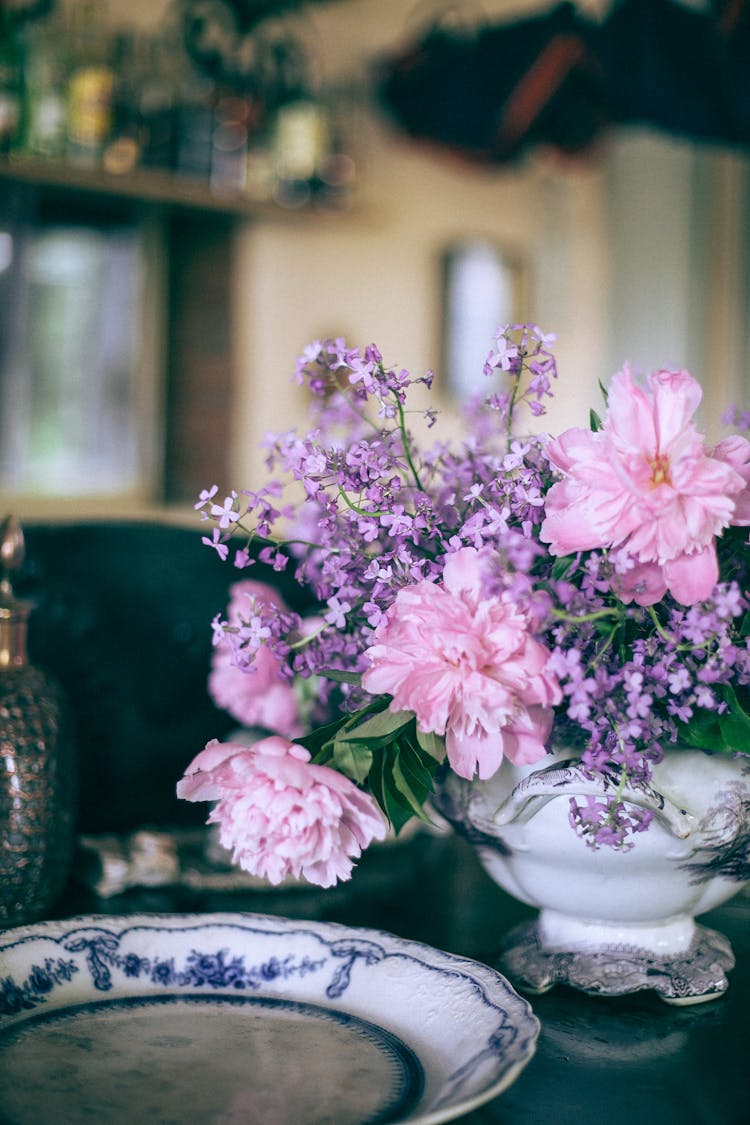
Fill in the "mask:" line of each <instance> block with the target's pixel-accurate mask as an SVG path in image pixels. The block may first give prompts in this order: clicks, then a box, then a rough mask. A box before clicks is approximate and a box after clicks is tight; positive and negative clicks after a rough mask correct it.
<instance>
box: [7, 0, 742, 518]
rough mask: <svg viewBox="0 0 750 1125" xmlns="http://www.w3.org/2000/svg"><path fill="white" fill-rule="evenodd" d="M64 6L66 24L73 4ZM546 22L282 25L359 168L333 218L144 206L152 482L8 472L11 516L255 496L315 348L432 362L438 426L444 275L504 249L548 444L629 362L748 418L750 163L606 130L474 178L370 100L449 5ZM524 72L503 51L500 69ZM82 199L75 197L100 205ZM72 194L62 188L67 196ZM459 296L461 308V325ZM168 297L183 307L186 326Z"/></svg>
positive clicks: (629, 130)
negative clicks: (60, 483)
mask: <svg viewBox="0 0 750 1125" xmlns="http://www.w3.org/2000/svg"><path fill="white" fill-rule="evenodd" d="M8 2H11V0H8ZM185 4H187V5H188V7H189V6H190V5H189V3H188V0H183V6H184V5H185ZM67 7H68V9H74V7H75V5H74V4H73V0H68V4H67ZM179 7H180V6H179V5H175V4H174V2H173V0H108V2H107V3H106V4H105V3H102V4H98V5H95V6H93V7H91V6H89V9H88V12H89V15H88V16H87V18H89V19H95V20H97V21H103V22H104V23H106V25H107V27H108V28H116V29H122V28H125V29H136V30H137V31H138V32H141V31H149V32H152V33H154V34H157V33H158V32H159V29H160V28H162V27H163V26H165V24H169V25H170V26H173V25H174V23H175V20H176V19H177V18H178V16H179V15H180V13H179V12H178V11H177V9H178V8H179ZM279 7H283V5H279ZM553 7H554V6H550V5H546V4H542V3H540V2H538V0H526V2H521V0H518V2H514V0H482V2H481V3H479V2H476V3H474V2H473V0H471V2H469V0H464V2H462V3H456V4H453V5H447V4H441V3H438V2H437V0H436V2H435V3H432V4H430V3H415V4H412V3H404V0H330V2H323V3H311V4H308V5H302V6H301V7H299V8H297V9H295V10H294V11H288V12H285V13H281V12H280V13H279V15H278V17H276V16H274V17H273V18H274V19H276V18H278V19H279V20H281V19H282V16H283V19H284V20H286V21H287V23H288V26H290V27H293V29H294V35H295V36H296V37H298V38H299V40H300V42H302V43H303V44H304V47H305V53H306V57H307V60H308V62H309V64H310V68H311V74H312V80H313V81H314V84H315V89H316V90H319V91H324V90H325V91H335V96H336V106H337V113H338V115H339V118H340V119H341V120H342V121H343V122H344V123H345V128H344V134H343V136H342V138H341V139H340V144H341V147H342V149H343V151H344V152H345V155H346V156H347V157H348V158H349V159H350V160H351V161H352V162H353V167H354V179H353V183H352V186H351V191H350V194H348V195H347V199H346V205H345V206H336V207H332V208H327V209H326V208H320V207H315V206H313V205H312V204H310V203H308V204H302V205H300V206H293V207H290V206H288V205H286V206H284V205H281V204H274V202H273V201H271V202H270V204H269V203H267V202H266V201H264V202H263V205H262V206H261V205H257V206H256V205H255V204H254V202H253V200H252V199H247V198H246V199H245V200H244V201H243V202H241V203H238V202H237V199H236V198H234V197H233V198H232V199H231V201H230V202H229V203H228V204H227V208H226V214H223V213H222V212H221V208H219V209H218V213H217V212H216V210H215V209H214V206H213V202H212V203H211V206H208V205H206V206H205V207H202V206H201V203H200V199H198V202H197V203H194V205H193V206H192V207H191V209H190V210H189V211H184V210H178V211H177V212H174V210H173V209H171V205H170V204H169V203H167V204H165V203H164V202H163V201H162V202H161V204H160V205H159V208H157V209H156V210H154V206H153V201H152V206H151V210H149V211H148V216H147V220H148V221H146V222H145V225H144V224H143V223H142V226H143V229H144V230H145V231H146V242H147V244H148V247H149V254H150V255H151V257H150V258H149V261H150V262H151V265H150V266H149V271H150V280H149V286H150V288H149V289H148V293H149V297H148V299H147V301H146V306H147V309H146V314H147V315H145V317H144V319H142V320H139V321H138V324H139V325H140V329H139V330H140V331H142V332H143V333H145V334H146V335H147V337H148V342H149V347H148V350H147V354H145V353H144V352H142V351H141V352H139V351H138V348H136V354H137V355H140V356H141V358H140V359H137V360H136V366H138V368H139V371H140V376H139V379H140V381H138V380H136V383H137V386H138V387H139V388H140V389H138V390H137V395H138V402H139V403H140V406H139V407H137V408H134V409H136V413H137V412H138V410H140V411H141V415H140V417H141V421H140V422H139V423H138V425H139V426H140V427H141V430H142V432H143V433H148V435H149V438H148V441H149V443H150V446H149V448H150V452H148V450H146V451H145V452H143V453H141V454H139V457H140V458H141V461H142V463H145V461H146V460H149V458H150V462H149V464H150V468H149V470H148V473H146V474H145V477H144V481H143V482H142V483H141V485H140V486H139V487H138V488H135V489H129V490H128V489H124V490H121V492H122V494H121V495H119V494H118V493H117V490H116V489H115V490H114V491H112V490H110V492H109V493H107V492H106V490H105V492H104V493H102V492H99V493H97V489H96V486H95V483H94V485H93V486H92V488H91V489H89V490H88V491H87V490H85V489H83V490H81V491H79V494H78V495H75V496H70V497H68V498H67V503H66V497H65V494H64V492H63V494H62V495H61V496H60V495H55V492H54V481H50V482H48V483H49V488H47V495H46V496H44V495H42V496H40V495H30V494H29V490H28V488H27V487H26V485H25V482H24V480H23V479H22V480H20V481H19V480H18V479H17V477H16V478H14V479H12V480H11V481H10V484H9V481H8V480H6V481H5V482H4V484H3V490H2V493H0V497H1V498H2V502H3V506H4V507H6V508H8V507H9V505H11V504H13V503H14V501H15V500H16V498H17V497H20V498H21V504H22V507H24V506H25V507H26V508H27V509H28V510H47V509H49V510H54V511H55V512H57V513H59V512H61V511H64V510H65V509H66V508H67V510H72V511H74V512H75V513H77V514H79V513H81V512H83V511H86V510H89V509H91V510H93V509H97V510H102V509H103V510H111V509H112V507H113V506H116V505H117V504H121V505H122V506H124V507H125V508H130V509H137V510H144V509H153V508H156V509H158V510H162V509H163V507H164V505H165V504H166V505H168V506H170V507H172V508H174V509H177V510H178V511H183V510H187V508H188V507H189V502H190V500H191V499H192V497H193V495H194V490H195V489H196V486H197V485H198V482H199V481H201V482H202V483H203V484H205V485H210V484H212V483H217V484H218V485H219V486H220V488H221V489H229V488H231V487H249V488H253V487H256V486H257V485H258V484H260V483H262V481H263V479H264V467H263V460H262V453H261V452H260V451H259V444H260V441H261V439H262V437H263V435H264V434H265V433H266V432H267V431H269V430H278V429H288V428H290V427H291V426H293V425H298V424H304V419H305V413H306V407H307V403H306V401H305V399H304V396H303V394H302V392H300V390H299V389H298V388H297V387H296V385H295V384H294V382H293V380H292V378H291V373H292V371H293V368H294V360H295V357H296V355H297V354H298V353H299V352H300V351H301V350H302V348H303V347H304V346H305V345H306V344H307V343H308V342H309V341H311V340H313V339H315V338H317V337H321V336H328V335H344V336H346V338H347V340H348V341H349V342H350V343H352V344H353V343H361V344H366V343H369V342H370V341H375V342H377V343H378V344H379V346H380V348H381V350H382V352H383V354H384V357H385V358H386V360H387V361H389V362H392V363H394V364H399V365H402V366H406V367H408V368H410V369H411V370H413V371H422V370H424V369H426V368H434V369H435V370H436V372H437V381H436V394H437V396H438V398H439V400H440V405H441V406H442V407H443V409H444V410H445V412H446V414H447V415H448V416H449V417H450V416H451V414H452V412H453V408H454V406H455V399H456V395H457V392H456V391H455V390H452V386H453V383H452V381H451V372H450V370H449V369H446V365H447V363H448V355H449V353H448V352H447V350H446V349H447V347H448V346H449V345H450V339H448V338H447V337H449V336H450V333H448V332H447V328H448V327H449V325H448V324H447V320H446V317H447V298H448V297H449V296H450V294H451V292H453V290H451V289H450V285H451V284H452V285H453V287H454V290H458V289H459V288H460V277H459V275H458V273H457V272H455V271H454V272H453V273H451V272H450V268H449V265H448V264H449V263H450V262H454V264H455V262H456V261H457V260H458V261H459V262H460V261H461V252H462V251H466V249H467V247H468V248H469V249H471V248H472V247H474V248H476V247H479V248H482V249H483V250H484V252H486V253H487V254H489V255H490V258H492V256H493V255H494V258H495V259H496V261H497V262H498V263H499V264H500V267H501V271H502V270H504V271H505V273H504V275H503V276H504V278H505V283H507V286H509V287H510V288H509V289H506V290H504V291H503V296H502V299H501V300H500V304H501V305H502V304H504V305H505V306H506V307H507V312H508V316H509V318H511V319H521V320H532V321H535V322H537V323H539V324H540V325H541V326H542V327H543V328H544V329H545V331H549V332H555V333H556V334H557V336H558V346H557V352H558V358H559V370H560V380H559V385H558V390H557V395H556V398H555V402H554V404H553V406H552V408H551V411H550V416H549V418H548V420H547V421H546V428H548V429H550V430H557V429H560V428H562V427H564V426H568V425H572V424H582V425H585V424H587V419H588V409H589V406H591V405H597V404H598V402H599V400H600V399H599V389H598V384H599V381H600V380H601V381H603V382H606V381H607V380H608V378H609V377H610V375H611V374H612V373H613V372H614V371H615V370H617V369H618V368H619V367H620V366H621V365H622V363H623V362H624V361H626V360H627V361H630V362H632V363H633V364H634V365H635V366H637V367H645V368H650V367H657V366H662V365H676V366H686V367H689V368H690V369H691V370H692V371H693V372H694V374H695V375H696V376H697V377H698V378H699V379H701V381H702V382H703V384H704V388H705V412H704V420H705V423H706V424H707V425H709V424H710V425H711V426H714V421H713V420H714V419H715V418H717V417H718V415H719V413H720V412H721V411H722V409H724V408H725V407H726V406H728V405H729V404H730V403H732V402H742V401H743V398H744V400H745V401H746V400H747V385H748V384H747V360H748V355H749V354H750V347H749V339H748V327H747V325H748V315H747V314H748V309H749V307H750V299H749V285H750V282H749V281H748V273H749V272H750V271H748V247H749V246H750V219H749V218H748V216H749V214H750V207H749V206H748V204H749V203H750V198H749V195H748V193H749V190H750V189H749V187H748V184H749V182H750V181H749V177H748V155H747V146H746V145H738V144H736V143H727V142H726V141H725V140H724V139H720V140H711V139H709V140H707V139H706V138H705V137H701V138H695V137H691V136H688V135H685V134H684V133H682V134H681V133H679V132H678V131H676V130H672V131H669V130H666V129H664V128H659V127H658V126H657V127H655V126H654V125H653V124H650V123H645V124H644V123H641V122H631V123H625V124H619V125H618V126H617V127H616V128H607V129H603V130H602V131H601V134H600V135H597V136H595V137H594V138H593V139H592V141H591V143H590V144H587V145H585V146H581V151H578V152H575V153H570V152H566V151H563V149H562V148H561V147H560V146H555V145H550V144H544V143H538V144H529V145H528V147H526V148H525V149H524V151H523V152H521V153H520V154H519V155H518V156H517V157H515V158H514V159H509V160H507V161H490V160H476V159H467V158H466V154H465V153H463V152H461V151H460V149H459V148H458V147H457V146H455V145H453V146H451V145H447V144H443V145H441V144H440V143H435V141H434V138H429V137H418V136H415V135H413V134H411V135H410V134H409V132H408V130H406V129H404V128H403V127H401V125H400V124H399V122H398V121H397V120H395V119H394V116H393V115H392V114H390V113H388V112H385V111H384V108H383V105H382V102H381V101H380V100H379V98H378V96H377V88H376V87H377V82H378V79H379V76H380V75H382V66H383V63H384V60H388V59H393V57H394V56H396V55H397V54H398V53H399V52H403V51H406V50H408V49H409V48H410V47H411V46H412V45H413V44H414V43H418V42H419V41H420V38H421V37H422V36H424V34H425V31H426V29H428V28H429V27H431V26H432V25H434V23H435V21H436V20H438V19H444V18H445V12H446V9H448V8H450V9H451V10H450V12H449V16H448V18H449V21H450V20H452V21H453V23H454V24H455V21H456V20H458V21H459V22H460V23H462V25H463V26H469V27H472V28H473V29H474V31H475V32H476V30H477V29H480V30H481V29H482V28H484V27H491V26H494V25H497V24H498V23H503V24H505V23H507V24H508V25H512V24H515V23H518V22H519V21H523V20H524V19H526V18H528V17H531V16H537V15H540V14H546V13H547V12H549V11H551V10H553ZM689 7H690V9H691V10H694V11H699V10H701V9H702V8H707V7H709V5H700V4H692V5H690V6H689ZM195 8H196V10H198V9H199V8H200V9H201V10H200V13H199V14H201V16H203V15H205V13H206V5H203V7H202V8H201V5H200V4H199V3H198V2H197V0H196V4H195ZM208 8H210V5H208ZM610 8H611V5H608V4H605V3H603V2H599V0H596V2H594V0H592V2H590V3H583V4H579V5H577V6H576V11H577V13H578V14H580V15H581V16H583V17H585V18H586V19H590V20H591V21H593V22H594V23H596V21H601V20H602V19H603V18H604V17H605V16H606V15H607V13H608V12H609V10H610ZM212 18H213V17H212ZM449 25H450V24H449ZM451 26H452V25H451ZM209 38H210V37H209ZM515 58H516V56H515V55H514V56H512V57H511V55H505V56H503V55H502V53H499V54H498V58H497V69H498V71H500V72H502V70H503V68H504V67H505V68H510V67H511V64H512V63H513V61H514V59H515ZM534 61H535V60H534V58H532V57H530V58H529V63H528V65H529V69H531V67H532V64H533V63H534ZM445 81H446V83H450V81H451V74H450V71H448V72H447V73H446V76H445ZM492 96H495V95H494V94H493V93H492V92H491V91H490V90H489V87H488V97H492ZM3 160H5V161H6V168H5V171H6V178H5V186H6V196H5V200H6V207H8V206H9V205H8V203H7V199H8V198H9V197H8V195H7V188H8V184H11V183H14V182H15V181H14V180H13V177H14V175H17V174H19V170H21V174H25V173H23V171H22V169H23V167H27V168H28V161H27V164H26V165H24V161H23V154H20V155H18V154H14V153H12V152H11V153H7V154H6V156H5V157H2V156H0V162H2V161H3ZM37 164H38V160H37ZM0 170H2V168H1V167H0ZM138 172H139V169H138V168H135V169H133V170H132V175H137V174H138ZM88 174H89V175H91V174H95V175H97V176H100V175H101V173H100V172H99V170H94V173H88ZM129 174H130V170H128V171H126V172H125V174H124V175H122V178H121V180H120V182H121V183H127V177H128V175H129ZM45 175H46V173H45ZM76 175H79V178H80V175H81V174H80V173H78V172H76ZM53 178H54V177H53ZM62 179H63V180H64V179H65V177H64V176H63V177H62ZM44 182H45V184H46V185H47V186H46V187H45V190H46V191H49V190H50V189H49V184H48V182H47V180H45V181H44ZM34 183H36V187H34ZM76 183H78V184H79V186H80V183H79V181H76ZM2 186H3V181H0V188H1V187H2ZM90 186H91V184H90V183H89V184H88V185H87V186H86V193H84V196H83V197H82V198H83V199H84V200H85V201H88V200H94V199H96V200H98V199H99V196H98V195H97V194H96V192H93V193H91V192H90V191H89V188H90ZM16 187H17V184H16ZM74 187H75V185H74ZM33 190H37V191H38V190H39V187H38V181H33V177H32V178H31V179H26V180H24V181H23V191H24V192H25V193H26V195H25V196H24V198H26V196H27V195H28V193H29V192H31V191H33ZM238 190H239V189H238ZM70 195H71V187H70V182H69V183H68V188H67V194H66V200H69V199H70ZM0 198H2V197H0ZM14 198H16V197H14ZM207 198H209V197H208V196H207ZM287 202H288V201H287ZM83 210H84V212H85V210H86V206H84V208H83ZM175 214H176V215H177V219H176V220H175V218H174V215H175ZM2 218H3V216H2V214H1V213H0V223H1V222H2ZM84 218H85V215H84ZM80 220H81V216H80V214H79V215H78V218H77V220H76V221H77V222H80ZM165 232H166V233H165ZM478 276H481V274H480V275H478ZM447 283H448V289H447V288H446V285H447ZM471 292H472V291H471V290H469V294H470V295H469V297H468V298H466V297H465V298H464V306H465V305H466V302H467V301H468V304H469V306H471V307H473V303H472V302H473V299H472V297H471ZM474 293H475V296H476V290H474ZM453 295H454V296H455V292H454V293H453ZM177 297H179V299H180V301H184V302H185V305H184V306H183V307H182V308H181V311H180V310H176V304H175V302H176V300H177ZM474 301H475V298H474ZM159 310H161V311H159ZM469 311H470V309H469ZM114 315H116V313H115V314H114ZM453 315H454V317H455V314H453ZM462 315H463V321H462V320H461V315H459V316H457V317H456V319H457V323H456V324H454V323H453V321H451V324H450V327H451V330H452V332H453V335H454V336H455V334H456V332H459V331H461V330H462V325H463V328H466V325H465V323H464V321H465V320H466V316H467V309H466V307H463V313H462ZM469 319H470V318H469ZM476 319H477V318H476V317H475V320H476ZM478 323H481V318H480V319H479V322H478ZM7 331H8V329H7V326H6V335H7ZM29 331H32V332H33V325H31V326H30V329H29ZM467 331H468V329H467ZM209 337H210V339H209ZM167 338H168V339H169V345H168V346H167V345H166V344H165V340H167ZM141 343H142V341H141ZM489 343H490V340H489V339H487V340H486V344H487V345H489ZM199 353H200V355H199ZM201 356H202V358H201ZM0 378H3V379H4V380H5V382H6V384H8V382H9V381H10V382H12V381H13V380H16V381H18V380H22V379H23V378H24V373H23V370H21V368H17V369H14V370H9V369H8V368H7V366H6V370H5V372H4V373H3V374H2V375H1V376H0ZM6 441H7V438H6ZM48 476H49V474H48ZM32 491H33V490H32ZM42 491H44V490H42ZM16 506H17V505H16ZM21 514H22V515H23V511H21Z"/></svg>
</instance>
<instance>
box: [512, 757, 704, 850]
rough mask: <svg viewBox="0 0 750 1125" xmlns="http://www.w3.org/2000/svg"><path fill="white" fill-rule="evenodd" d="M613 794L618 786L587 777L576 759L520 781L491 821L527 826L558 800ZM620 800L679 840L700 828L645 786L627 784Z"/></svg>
mask: <svg viewBox="0 0 750 1125" xmlns="http://www.w3.org/2000/svg"><path fill="white" fill-rule="evenodd" d="M614 790H615V786H614V785H613V784H612V783H611V782H607V781H606V780H605V779H604V778H602V777H601V776H597V777H590V776H588V775H587V774H586V772H585V771H584V769H583V768H582V767H581V766H580V765H579V764H578V763H577V762H576V761H575V759H571V760H569V761H564V762H559V763H557V764H556V765H554V766H547V767H546V768H545V769H542V770H535V771H534V773H530V774H528V776H527V777H525V778H523V780H522V781H519V783H518V785H516V786H515V788H514V789H513V790H512V792H511V793H510V794H509V796H508V797H506V799H505V800H504V801H503V803H502V804H501V805H500V807H499V808H498V810H497V811H496V813H495V814H494V816H493V817H492V820H493V824H496V825H501V824H511V823H524V822H526V821H528V820H530V819H531V818H532V816H534V814H535V813H536V812H537V811H538V810H539V809H540V808H541V807H542V806H543V805H546V804H547V803H548V802H549V801H552V800H554V799H555V798H556V797H611V796H612V795H613V792H614ZM621 797H622V800H623V801H625V802H626V803H627V804H629V805H636V806H637V807H638V808H642V809H649V810H650V811H651V812H653V813H654V816H655V818H656V819H657V820H658V821H659V822H660V823H661V824H662V825H664V827H665V828H667V829H668V831H669V832H671V834H672V835H673V836H674V837H675V838H676V839H678V840H685V839H687V838H688V836H690V835H691V834H692V833H693V832H694V831H695V830H696V829H697V828H698V826H699V821H698V818H697V817H695V816H694V815H693V814H692V813H690V812H688V811H687V810H686V809H682V808H680V807H679V806H678V805H676V804H675V803H674V802H673V801H671V800H670V799H669V797H665V796H664V794H663V793H659V792H658V791H657V790H656V789H654V788H653V786H651V785H648V784H646V783H645V782H643V783H640V784H637V785H633V784H631V783H628V784H627V785H626V786H625V787H624V789H623V790H622V793H621Z"/></svg>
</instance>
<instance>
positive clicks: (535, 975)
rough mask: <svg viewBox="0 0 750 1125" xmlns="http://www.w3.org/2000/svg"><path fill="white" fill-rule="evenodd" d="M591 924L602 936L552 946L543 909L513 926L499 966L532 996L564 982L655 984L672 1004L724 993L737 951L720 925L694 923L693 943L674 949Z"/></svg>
mask: <svg viewBox="0 0 750 1125" xmlns="http://www.w3.org/2000/svg"><path fill="white" fill-rule="evenodd" d="M591 929H592V930H593V929H597V930H598V931H599V936H598V937H597V938H594V935H593V933H592V934H591V936H590V938H589V941H588V942H587V943H585V944H583V943H579V942H571V944H570V947H569V948H565V947H564V945H562V944H561V943H559V942H555V944H554V945H551V944H550V941H549V936H548V934H547V933H546V932H545V925H544V917H543V914H542V916H540V918H539V919H537V920H536V921H534V922H527V923H524V924H523V925H521V926H517V927H516V928H515V929H513V930H511V931H510V933H509V934H508V935H507V936H506V938H505V941H504V943H503V946H502V948H501V951H500V959H499V962H498V968H499V969H500V970H501V972H503V973H505V975H506V976H507V977H509V978H510V980H511V981H512V982H513V984H514V985H516V987H518V988H519V989H521V990H522V991H524V992H528V993H532V994H534V995H540V994H541V993H543V992H547V991H548V990H549V989H550V988H552V987H554V985H556V984H566V985H569V986H570V987H572V988H575V989H578V990H579V991H581V992H587V993H589V994H591V995H596V996H622V995H625V994H627V993H632V992H641V991H644V990H647V989H651V990H653V991H655V992H656V993H658V995H659V996H660V997H661V998H662V999H663V1000H665V1001H666V1002H667V1003H669V1004H700V1003H703V1002H705V1001H707V1000H714V999H716V998H717V997H718V996H721V995H722V994H723V993H724V992H726V989H727V986H728V981H727V977H726V973H727V971H728V970H729V969H731V968H732V967H733V966H734V954H733V953H732V949H731V946H730V945H729V942H728V941H727V939H726V938H725V937H724V936H723V934H720V933H718V932H717V931H716V930H710V929H708V928H707V927H706V926H698V925H695V924H694V923H692V926H691V929H692V936H691V939H690V941H689V943H688V944H687V945H686V946H685V947H684V948H682V949H679V950H678V951H676V952H675V951H669V950H667V951H665V950H663V949H659V948H649V947H648V946H647V945H646V944H643V943H635V942H632V943H631V942H630V941H627V940H626V941H624V940H622V930H617V931H615V932H616V933H617V935H618V938H617V940H608V938H607V929H608V928H607V927H594V926H592V927H591ZM639 931H641V928H640V927H639ZM657 936H658V928H657ZM654 944H655V945H657V946H658V941H656V942H655V943H654Z"/></svg>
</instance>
